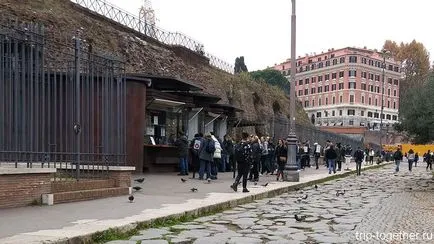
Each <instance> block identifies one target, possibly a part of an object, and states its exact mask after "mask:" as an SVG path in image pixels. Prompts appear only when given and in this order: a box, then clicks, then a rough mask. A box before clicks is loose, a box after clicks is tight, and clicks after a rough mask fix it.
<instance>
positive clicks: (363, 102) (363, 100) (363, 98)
mask: <svg viewBox="0 0 434 244" xmlns="http://www.w3.org/2000/svg"><path fill="white" fill-rule="evenodd" d="M362 104H365V97H364V96H362Z"/></svg>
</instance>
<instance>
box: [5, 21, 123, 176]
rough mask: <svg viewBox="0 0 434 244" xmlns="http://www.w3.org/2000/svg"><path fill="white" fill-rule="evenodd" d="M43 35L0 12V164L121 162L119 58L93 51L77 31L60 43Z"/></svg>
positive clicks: (74, 167) (100, 167)
mask: <svg viewBox="0 0 434 244" xmlns="http://www.w3.org/2000/svg"><path fill="white" fill-rule="evenodd" d="M46 34H47V35H46ZM48 34H49V33H46V31H45V30H44V29H43V27H42V26H40V25H37V24H33V23H32V24H25V23H20V22H18V21H17V20H13V21H11V20H10V19H6V18H3V19H0V163H1V166H2V167H7V166H10V167H55V168H58V169H59V170H61V171H63V172H69V173H70V174H71V176H73V177H75V178H80V174H86V175H99V176H101V175H104V174H101V173H107V170H108V167H109V166H112V165H123V164H125V154H126V128H125V117H126V114H125V111H126V109H125V106H126V97H125V96H126V83H125V68H124V63H123V62H121V61H119V60H116V59H114V58H111V57H108V56H102V55H100V54H98V53H96V52H95V51H94V50H93V49H92V47H91V46H89V45H88V44H86V43H84V42H82V41H81V40H80V36H79V35H77V33H76V35H75V37H74V38H73V35H71V36H70V38H69V40H67V41H65V42H58V41H54V40H50V39H47V38H46V37H47V36H49V35H48ZM90 169H93V170H94V171H93V174H89V172H87V173H86V170H87V171H89V170H90ZM98 172H99V174H96V173H98Z"/></svg>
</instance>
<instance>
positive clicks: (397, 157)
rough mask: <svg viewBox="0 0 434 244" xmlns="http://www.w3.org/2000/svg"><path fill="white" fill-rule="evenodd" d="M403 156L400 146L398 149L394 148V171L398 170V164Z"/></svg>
mask: <svg viewBox="0 0 434 244" xmlns="http://www.w3.org/2000/svg"><path fill="white" fill-rule="evenodd" d="M403 157H404V156H403V155H402V152H401V148H399V147H398V149H396V151H395V153H394V154H393V159H394V160H395V165H396V168H395V173H398V172H399V164H400V163H401V161H402V158H403Z"/></svg>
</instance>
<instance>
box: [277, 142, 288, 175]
mask: <svg viewBox="0 0 434 244" xmlns="http://www.w3.org/2000/svg"><path fill="white" fill-rule="evenodd" d="M287 157H288V147H287V146H286V145H285V142H284V140H283V139H279V142H278V144H277V147H276V160H277V165H278V169H277V178H276V180H277V181H279V177H280V176H282V180H283V170H285V164H286V158H287Z"/></svg>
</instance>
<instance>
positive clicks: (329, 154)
mask: <svg viewBox="0 0 434 244" xmlns="http://www.w3.org/2000/svg"><path fill="white" fill-rule="evenodd" d="M325 157H326V158H327V161H328V165H329V174H331V173H332V171H333V173H334V174H336V165H335V163H336V158H337V157H338V154H337V153H336V149H335V147H334V145H333V144H330V146H329V149H327V151H326V155H325Z"/></svg>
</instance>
